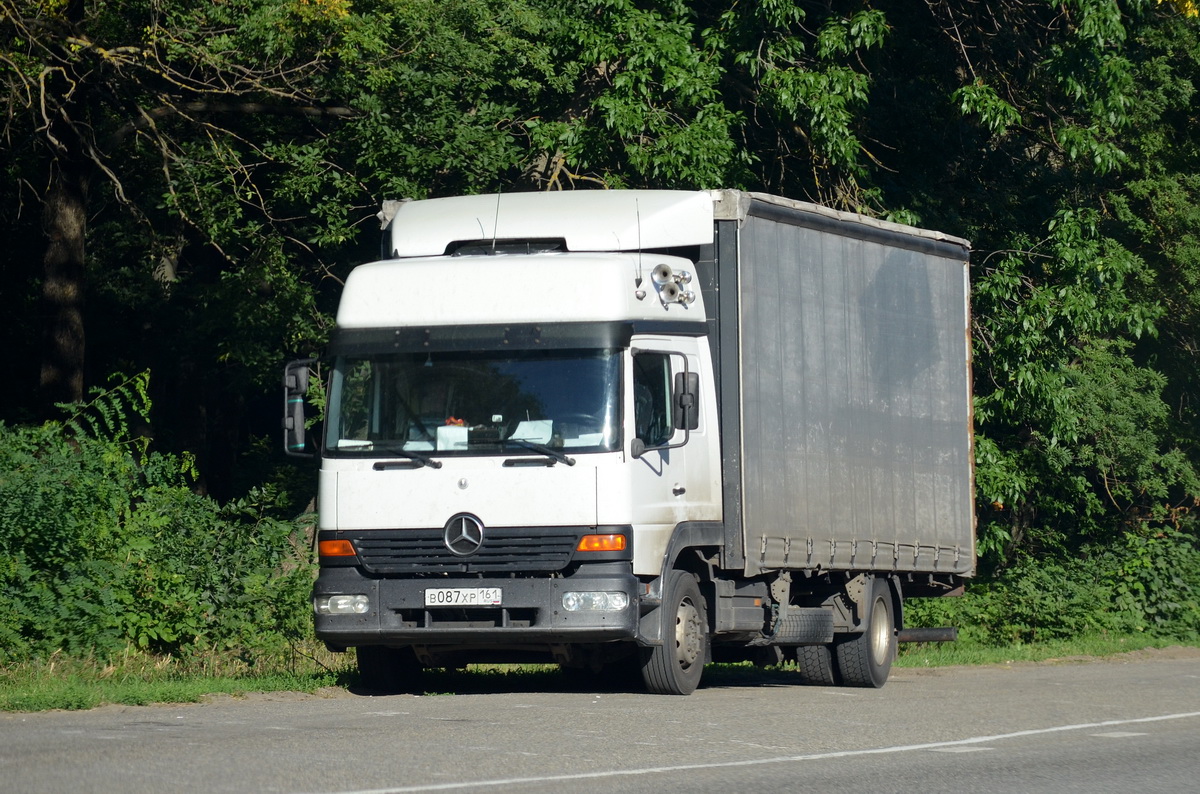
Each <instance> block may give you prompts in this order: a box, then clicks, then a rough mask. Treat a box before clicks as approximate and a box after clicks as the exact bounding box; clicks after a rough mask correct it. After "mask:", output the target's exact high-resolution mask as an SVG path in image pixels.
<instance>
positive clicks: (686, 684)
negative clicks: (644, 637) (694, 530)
mask: <svg viewBox="0 0 1200 794" xmlns="http://www.w3.org/2000/svg"><path fill="white" fill-rule="evenodd" d="M666 585H667V586H666V589H665V592H664V593H663V602H662V606H661V607H659V610H660V612H661V614H662V621H663V625H662V641H663V642H662V645H657V646H654V647H652V648H644V649H642V679H643V680H644V681H645V683H646V691H648V692H649V693H650V694H653V695H690V694H691V693H692V692H694V691H696V687H697V686H698V685H699V684H700V677H701V676H702V675H703V674H704V664H705V662H707V661H708V610H707V607H706V605H705V603H704V596H703V595H701V594H700V585H699V583H698V582H697V581H696V577H695V576H693V575H692V574H690V573H688V572H687V571H679V570H673V571H671V573H670V574H669V575H668V576H667V583H666Z"/></svg>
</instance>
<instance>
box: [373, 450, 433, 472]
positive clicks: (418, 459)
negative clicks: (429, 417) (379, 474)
mask: <svg viewBox="0 0 1200 794" xmlns="http://www.w3.org/2000/svg"><path fill="white" fill-rule="evenodd" d="M375 449H377V450H379V451H381V452H386V453H387V454H389V455H399V456H400V457H402V458H407V459H408V460H410V461H412V462H413V463H415V464H416V467H415V468H418V469H419V468H421V467H422V466H428V467H429V468H431V469H440V468H442V462H441V461H440V460H434V459H433V458H431V457H429V456H428V455H422V454H420V453H418V452H413V451H412V450H410V449H404V448H403V447H390V446H386V445H385V446H379V445H376V446H375ZM400 465H402V464H400V463H398V462H393V463H387V462H385V461H382V460H381V461H378V462H377V463H376V464H375V465H374V466H372V467H371V468H373V469H375V471H383V470H384V469H392V468H396V467H398V466H400Z"/></svg>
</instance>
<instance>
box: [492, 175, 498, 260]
mask: <svg viewBox="0 0 1200 794" xmlns="http://www.w3.org/2000/svg"><path fill="white" fill-rule="evenodd" d="M498 234H500V190H497V191H496V217H495V218H493V219H492V256H495V255H496V235H498Z"/></svg>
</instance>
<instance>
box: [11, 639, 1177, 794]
mask: <svg viewBox="0 0 1200 794" xmlns="http://www.w3.org/2000/svg"><path fill="white" fill-rule="evenodd" d="M557 681H558V679H557V678H553V677H547V678H546V679H544V680H543V681H540V682H535V684H537V685H539V686H540V685H544V686H545V687H546V688H545V689H535V690H534V691H528V690H529V687H527V686H522V687H521V691H511V687H510V689H509V691H504V690H503V688H501V687H500V686H499V684H500V683H503V682H502V681H500V682H497V684H496V688H494V689H493V690H492V691H486V692H483V693H476V694H447V695H434V696H420V697H418V696H413V695H393V696H388V697H366V696H357V695H352V694H349V693H346V692H343V691H341V690H336V691H330V692H324V693H321V694H320V695H317V696H304V695H294V694H278V695H257V696H251V697H248V698H240V699H235V698H220V699H216V700H214V701H212V702H210V703H207V704H201V705H191V706H151V707H105V708H100V709H95V710H92V711H87V712H56V713H44V714H6V715H0V791H3V792H68V791H69V792H86V791H97V792H122V793H123V794H124V793H126V792H128V793H133V792H161V791H171V792H191V791H195V792H209V793H211V792H229V791H234V792H406V791H466V792H475V791H478V792H489V791H534V792H552V791H553V792H561V791H568V792H583V791H597V790H603V791H646V792H650V791H653V792H663V791H668V792H670V791H718V790H721V791H749V790H754V791H821V792H830V791H837V790H848V791H872V792H887V791H905V792H907V791H914V792H915V791H920V792H962V791H972V790H975V791H984V792H1029V791H1054V792H1060V791H1079V792H1083V791H1087V792H1110V791H1111V792H1130V791H1136V792H1139V793H1146V792H1160V791H1161V792H1165V791H1171V792H1179V791H1197V790H1200V653H1198V652H1196V651H1195V650H1192V649H1180V650H1170V649H1168V650H1167V651H1159V652H1149V653H1142V654H1137V655H1134V656H1131V657H1126V658H1122V659H1117V660H1110V661H1100V662H1096V661H1090V662H1083V661H1061V662H1058V663H1052V664H1039V665H1012V666H1003V667H977V668H942V669H933V670H904V669H897V670H894V671H893V674H892V679H891V680H890V681H889V682H888V684H887V686H886V687H884V688H883V689H880V690H861V689H838V688H825V687H806V686H799V685H796V684H795V683H794V682H793V680H792V678H791V677H790V676H788V675H787V674H780V673H770V674H767V673H764V674H763V675H761V676H757V677H753V678H751V679H750V680H748V681H746V682H739V683H737V684H736V685H733V684H724V685H717V686H708V687H705V688H702V689H700V690H699V691H697V692H696V693H695V694H694V695H691V696H690V697H661V696H659V697H655V696H649V695H637V694H625V693H599V692H589V691H567V690H566V689H564V688H563V687H561V686H557V688H556V682H557ZM476 688H477V687H476Z"/></svg>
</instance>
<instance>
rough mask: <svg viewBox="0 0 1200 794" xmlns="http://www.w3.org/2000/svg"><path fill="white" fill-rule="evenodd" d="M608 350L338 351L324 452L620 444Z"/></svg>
mask: <svg viewBox="0 0 1200 794" xmlns="http://www.w3.org/2000/svg"><path fill="white" fill-rule="evenodd" d="M619 364H620V356H619V353H618V351H616V350H536V351H521V352H519V353H513V352H511V351H498V352H478V351H475V352H467V353H458V352H447V353H427V352H422V353H380V354H369V355H361V356H340V357H338V358H337V360H336V361H335V362H334V369H333V379H332V381H331V388H330V392H329V411H328V419H329V421H328V423H327V438H326V446H327V450H328V452H329V454H332V455H356V454H360V455H367V454H369V455H372V456H380V455H387V454H388V453H389V450H390V451H391V452H393V453H399V452H401V451H403V452H415V453H427V454H428V453H438V454H441V453H449V454H454V453H460V454H461V453H466V454H504V455H516V454H522V455H531V454H532V455H536V454H538V452H537V451H536V447H537V446H539V445H540V446H542V447H549V448H551V449H554V450H572V451H575V452H605V451H612V450H615V449H618V448H619V445H620V433H619V428H620V414H619V411H618V400H617V397H618V395H619V393H620V366H619Z"/></svg>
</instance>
